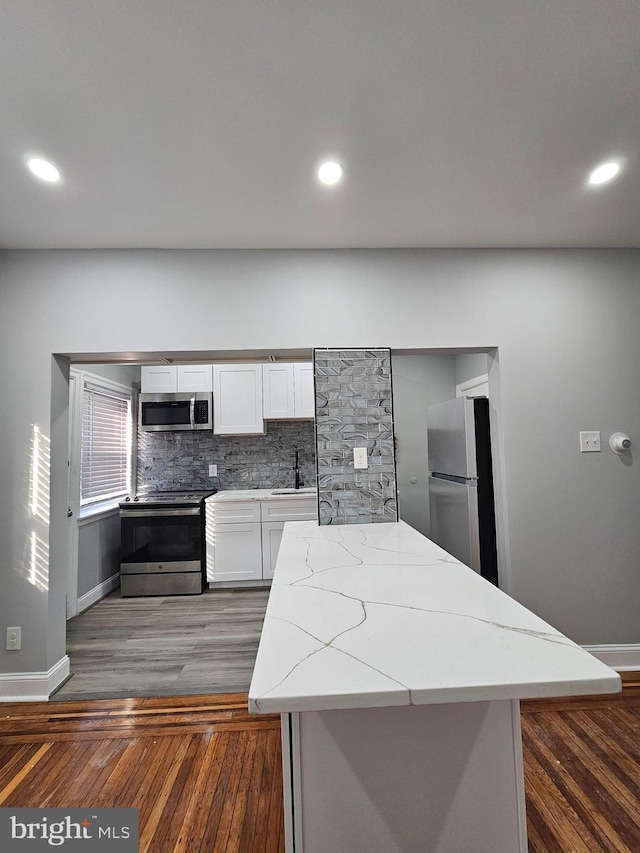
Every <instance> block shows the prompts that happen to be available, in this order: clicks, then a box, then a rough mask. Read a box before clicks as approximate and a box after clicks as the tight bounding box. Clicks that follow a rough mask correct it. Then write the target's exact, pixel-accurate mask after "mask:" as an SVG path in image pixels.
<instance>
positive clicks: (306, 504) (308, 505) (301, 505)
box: [261, 497, 318, 522]
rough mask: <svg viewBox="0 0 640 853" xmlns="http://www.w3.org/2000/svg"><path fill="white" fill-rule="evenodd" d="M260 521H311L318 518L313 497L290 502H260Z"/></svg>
mask: <svg viewBox="0 0 640 853" xmlns="http://www.w3.org/2000/svg"><path fill="white" fill-rule="evenodd" d="M261 505H262V521H263V522H264V521H313V520H314V519H316V518H317V517H318V508H317V505H316V498H315V497H308V498H295V499H294V500H290V501H282V500H277V501H262V504H261Z"/></svg>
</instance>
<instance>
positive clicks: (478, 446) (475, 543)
mask: <svg viewBox="0 0 640 853" xmlns="http://www.w3.org/2000/svg"><path fill="white" fill-rule="evenodd" d="M427 453H428V461H429V513H430V529H431V532H430V536H431V539H432V540H433V541H434V542H435V543H436V544H437V545H440V547H441V548H444V550H445V551H448V552H449V553H450V554H453V556H454V557H457V558H458V560H460V562H461V563H464V564H465V565H467V566H469V567H470V568H472V569H474V570H475V571H476V572H479V573H480V574H481V575H482V577H483V578H486V579H487V580H488V581H491V583H493V584H495V585H496V586H498V565H497V553H496V527H495V504H494V495H493V467H492V464H491V433H490V429H489V400H488V399H487V398H486V397H457V398H456V399H455V400H448V401H447V402H446V403H440V404H439V405H437V406H431V407H429V408H428V409H427Z"/></svg>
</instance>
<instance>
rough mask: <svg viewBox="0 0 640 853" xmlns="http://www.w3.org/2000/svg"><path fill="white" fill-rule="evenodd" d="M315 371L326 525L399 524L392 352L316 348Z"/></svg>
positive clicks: (321, 493)
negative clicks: (362, 461) (358, 459)
mask: <svg viewBox="0 0 640 853" xmlns="http://www.w3.org/2000/svg"><path fill="white" fill-rule="evenodd" d="M314 372H315V383H316V424H317V430H316V432H317V435H316V443H317V450H316V452H317V464H318V496H319V508H320V524H368V523H371V522H378V521H397V520H398V510H397V497H396V477H395V453H394V440H393V408H392V397H391V354H390V351H389V350H387V349H382V350H381V349H377V350H368V349H367V350H365V349H362V350H337V349H332V350H316V351H315V352H314ZM354 447H365V448H367V459H368V466H369V467H368V468H366V469H355V468H354V465H353V449H354Z"/></svg>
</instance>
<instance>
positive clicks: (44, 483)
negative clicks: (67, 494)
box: [29, 424, 51, 524]
mask: <svg viewBox="0 0 640 853" xmlns="http://www.w3.org/2000/svg"><path fill="white" fill-rule="evenodd" d="M50 468H51V441H50V440H49V438H48V437H47V436H46V435H45V434H44V433H43V432H42V431H41V430H40V428H39V427H38V425H37V424H34V425H33V428H32V435H31V472H30V478H29V508H30V510H31V515H32V516H34V517H35V518H39V519H40V520H41V521H43V522H44V523H45V524H49V473H50Z"/></svg>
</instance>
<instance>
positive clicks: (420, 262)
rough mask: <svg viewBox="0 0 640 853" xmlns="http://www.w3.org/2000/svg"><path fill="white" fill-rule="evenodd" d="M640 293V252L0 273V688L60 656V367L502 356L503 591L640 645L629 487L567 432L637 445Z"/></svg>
mask: <svg viewBox="0 0 640 853" xmlns="http://www.w3.org/2000/svg"><path fill="white" fill-rule="evenodd" d="M639 280H640V252H639V251H636V250H628V251H623V250H620V251H613V250H594V251H589V250H576V251H492V250H485V251H482V250H481V251H428V250H380V251H375V250H373V251H372V250H369V251H367V250H357V251H356V250H354V251H293V252H288V251H269V252H260V251H253V252H252V251H246V252H245V251H237V252H233V251H228V252H206V251H193V252H188V251H123V252H120V251H86V252H74V251H57V252H54V251H34V252H19V251H17V252H6V253H4V254H0V305H1V309H2V310H0V348H1V351H2V355H3V357H4V361H3V363H4V364H5V365H19V369H15V368H8V369H6V370H4V371H3V373H2V379H1V380H0V384H1V387H0V391H1V392H2V399H3V400H5V401H7V400H9V401H11V405H3V406H2V407H0V435H2V444H1V446H0V483H1V484H2V489H1V491H0V502H1V504H0V544H1V547H0V573H1V576H2V581H3V595H2V597H1V599H0V624H1V626H2V627H4V626H6V625H8V624H10V625H21V626H22V627H23V643H24V646H23V650H22V651H21V652H17V653H7V652H4V651H0V655H1V656H2V660H0V670H2V671H4V672H25V671H42V670H46V669H48V668H49V667H50V666H52V665H53V664H55V663H56V662H57V661H58V660H59V659H60V658H61V657H62V656H63V654H64V631H65V605H64V601H65V583H66V554H65V548H66V526H65V525H66V518H65V512H66V506H65V493H66V441H67V430H68V424H67V395H68V386H67V382H66V378H65V372H66V371H65V364H64V360H62V359H60V360H57V361H52V357H51V354H52V353H63V354H64V353H83V354H84V355H83V358H82V360H83V361H91V360H92V359H95V358H96V357H97V356H94V355H91V356H89V354H93V353H96V354H97V353H101V352H126V353H129V352H140V351H160V352H162V351H166V352H169V353H170V352H175V351H183V350H188V351H195V350H200V351H209V350H212V349H215V350H223V349H229V350H231V349H250V350H254V349H257V348H259V349H261V350H269V349H278V348H287V347H288V348H301V349H302V348H308V347H341V346H342V347H344V346H346V345H354V346H360V345H362V346H368V345H371V344H372V343H374V342H375V343H376V345H380V346H388V347H391V348H397V349H410V348H423V349H428V348H431V349H446V348H477V349H485V348H490V347H498V359H499V364H500V396H501V399H500V400H499V401H496V406H497V407H498V410H499V411H501V413H502V421H501V424H500V425H499V426H500V427H501V430H500V433H499V435H498V439H499V441H500V446H501V453H500V455H499V458H498V460H497V461H498V487H499V490H500V493H501V500H500V506H499V513H500V521H501V524H504V523H506V525H507V526H508V544H509V546H510V550H509V553H510V561H509V565H506V566H503V571H504V572H505V573H506V574H507V575H510V584H511V587H510V588H511V589H512V591H513V594H514V595H515V596H516V597H517V598H518V599H520V600H521V601H522V602H523V603H524V604H526V605H527V606H529V607H530V608H532V609H533V610H534V611H536V612H537V613H539V614H540V615H541V616H542V617H544V618H546V619H547V620H548V621H550V622H551V623H552V624H555V625H556V626H557V627H558V628H560V629H561V630H563V631H565V632H566V633H568V634H569V635H570V636H571V637H572V638H573V639H575V640H577V641H578V642H581V643H637V642H638V640H639V636H638V635H639V633H640V627H639V626H640V621H639V620H638V608H637V603H638V601H640V572H639V571H638V557H637V555H638V553H640V525H638V523H637V513H638V509H637V508H638V506H639V505H640V474H639V469H638V466H637V465H636V464H635V462H634V460H633V458H626V459H624V458H619V457H617V456H615V455H614V454H612V453H610V452H609V451H608V450H607V449H605V450H603V452H602V453H591V454H580V453H578V431H579V430H580V429H600V430H601V431H602V437H603V446H604V447H605V448H606V439H607V438H608V436H609V435H610V434H611V433H612V432H615V431H616V430H620V431H624V432H628V433H629V435H631V437H632V439H633V440H634V442H636V441H638V440H639V438H640V435H639V431H638V424H640V395H639V394H638V393H637V388H638V384H639V379H640V335H638V334H637V323H638V316H639V309H640V304H639V303H640V293H639V286H638V281H639ZM490 376H491V373H490ZM490 381H491V380H490ZM34 425H38V426H39V427H40V428H41V429H42V430H43V431H44V432H45V433H46V434H47V435H48V436H49V437H50V439H51V448H52V449H51V517H50V529H49V520H48V519H47V518H46V517H42V516H37V517H36V516H33V515H32V514H31V510H30V501H29V472H30V450H31V436H32V427H33V426H34ZM32 533H35V534H36V535H37V536H38V537H39V540H40V542H41V552H42V553H41V555H40V556H39V557H38V562H39V564H41V566H40V567H41V568H42V570H43V571H46V572H47V574H48V578H47V584H46V585H48V587H49V589H48V590H47V589H43V588H42V587H43V586H45V584H40V585H38V584H36V583H34V582H33V578H32V577H31V575H30V559H29V554H30V551H29V543H30V542H31V536H32ZM47 554H49V559H47Z"/></svg>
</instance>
